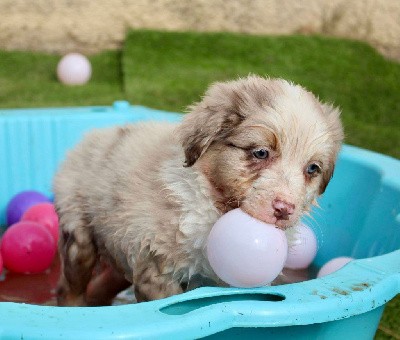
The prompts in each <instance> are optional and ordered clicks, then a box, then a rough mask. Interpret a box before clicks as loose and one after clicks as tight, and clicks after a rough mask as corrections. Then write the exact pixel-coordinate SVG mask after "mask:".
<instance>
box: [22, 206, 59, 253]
mask: <svg viewBox="0 0 400 340" xmlns="http://www.w3.org/2000/svg"><path fill="white" fill-rule="evenodd" d="M21 221H32V222H37V223H39V224H41V225H43V226H45V227H46V228H47V230H48V231H50V233H51V235H52V236H53V238H54V241H55V246H57V243H58V215H57V213H56V210H55V208H54V204H53V203H50V202H44V203H39V204H35V205H33V206H32V207H30V208H29V209H28V210H26V211H25V213H24V214H23V215H22V217H21Z"/></svg>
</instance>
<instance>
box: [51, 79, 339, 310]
mask: <svg viewBox="0 0 400 340" xmlns="http://www.w3.org/2000/svg"><path fill="white" fill-rule="evenodd" d="M342 139H343V131H342V126H341V123H340V119H339V110H337V109H336V108H334V107H333V106H331V105H327V104H323V103H320V102H319V101H318V100H317V98H316V97H315V96H314V95H312V94H311V93H310V92H307V91H306V90H305V89H304V88H302V87H300V86H296V85H293V84H291V83H289V82H286V81H284V80H281V79H265V78H261V77H257V76H250V77H247V78H245V79H239V80H237V81H231V82H225V83H216V84H214V85H212V86H211V87H210V89H209V90H208V91H207V92H206V94H205V96H204V98H203V99H202V101H201V102H199V103H197V104H195V105H193V106H192V107H190V112H189V113H188V114H187V115H186V117H185V118H184V120H183V122H182V123H181V124H178V125H174V124H168V123H139V124H135V125H127V126H124V127H113V128H108V129H103V130H95V131H93V132H92V133H90V134H88V135H87V136H86V137H85V139H84V140H83V141H82V142H81V143H80V144H79V145H78V146H77V147H76V148H75V149H74V150H73V151H72V152H71V153H70V154H69V155H68V157H67V160H66V161H65V162H64V164H63V165H62V167H61V168H60V170H59V172H58V174H57V175H56V178H55V182H54V192H55V203H56V207H57V211H58V213H59V216H60V225H61V230H62V231H61V232H62V235H61V237H60V244H59V247H60V254H61V260H62V276H61V279H60V283H59V290H58V303H59V305H79V306H84V305H103V304H109V303H111V300H112V298H113V297H114V295H115V294H117V293H118V291H120V290H122V289H124V288H126V287H128V286H129V285H130V284H134V287H135V293H136V296H137V298H138V301H147V300H153V299H159V298H163V297H166V296H170V295H174V294H178V293H181V292H182V291H183V290H184V289H185V286H186V284H187V282H189V281H190V279H191V278H192V277H193V276H194V275H195V274H200V275H202V276H205V277H208V278H211V279H213V280H216V281H218V279H217V278H216V277H215V274H214V273H213V271H212V269H211V268H210V266H209V264H208V261H207V259H206V257H205V253H204V248H205V244H206V239H207V235H208V233H209V231H210V229H211V227H212V225H213V224H214V223H215V221H216V220H217V219H218V218H219V217H220V216H221V215H222V214H223V213H225V212H227V211H229V210H231V209H233V208H236V207H241V208H242V209H243V210H245V211H246V212H248V213H249V214H251V215H253V216H254V217H256V218H258V219H260V220H263V221H265V222H269V223H274V224H276V225H277V226H278V227H280V228H283V229H285V228H288V227H290V226H292V225H294V224H296V223H297V222H298V220H299V219H300V217H301V216H302V215H303V214H305V213H307V212H308V211H309V210H310V207H311V205H312V204H314V203H315V202H316V201H315V199H316V198H317V196H318V195H320V194H322V193H323V192H324V191H325V188H326V186H327V184H328V182H329V180H330V178H331V177H332V174H333V170H334V164H335V160H336V157H337V154H338V151H339V149H340V145H341V142H342ZM259 148H265V149H267V150H268V152H269V157H268V158H267V159H257V158H255V157H254V156H253V151H254V150H256V149H259ZM312 162H316V163H317V164H318V165H319V166H320V168H321V173H317V174H314V175H313V176H309V175H308V174H307V172H306V169H307V166H308V165H309V164H310V163H312ZM276 200H279V202H284V204H288V205H290V206H291V207H292V206H293V207H295V208H294V211H293V213H291V214H290V215H285V218H283V219H279V218H277V217H276V215H274V208H273V207H272V205H273V202H274V201H276ZM99 263H101V269H100V270H99V273H100V274H99V275H97V276H95V277H93V275H92V272H93V270H94V268H95V266H96V264H97V266H99Z"/></svg>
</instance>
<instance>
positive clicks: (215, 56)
mask: <svg viewBox="0 0 400 340" xmlns="http://www.w3.org/2000/svg"><path fill="white" fill-rule="evenodd" d="M58 60H59V56H56V55H47V54H42V53H28V52H8V51H0V107H2V108H15V107H51V106H83V105H109V104H111V103H112V102H113V101H114V100H119V99H126V100H129V101H130V102H131V103H132V104H141V105H146V106H150V107H155V108H160V109H164V110H172V111H178V112H182V111H184V110H185V108H186V107H187V106H188V105H189V104H190V103H192V102H193V101H198V100H199V99H200V98H201V95H202V94H203V93H204V91H205V89H206V88H207V86H208V85H209V84H210V83H212V82H214V81H221V80H227V79H232V78H236V77H238V76H246V75H248V74H249V73H255V74H260V75H265V76H271V77H282V78H285V79H289V80H291V81H293V82H296V83H299V84H301V85H304V86H306V87H307V88H308V89H310V90H311V91H313V92H314V93H316V94H317V95H318V96H319V97H320V98H321V99H322V100H324V101H328V102H333V103H335V104H336V105H339V106H340V107H341V108H342V111H343V113H342V117H343V122H344V125H345V133H346V143H348V144H353V145H357V146H360V147H363V148H367V149H371V150H375V151H378V152H381V153H385V154H388V155H390V156H393V157H397V158H400V91H399V84H400V82H399V79H400V64H399V63H396V62H393V61H389V60H386V59H385V58H383V57H382V56H381V55H379V54H378V53H377V52H376V51H375V50H374V49H373V48H371V47H370V46H368V45H367V44H364V43H362V42H357V41H349V40H343V39H337V38H328V37H318V36H285V37H283V36H275V37H267V36H252V35H242V34H228V33H176V32H175V33H174V32H158V31H132V32H129V34H128V35H127V38H126V42H125V45H124V48H123V49H122V51H108V52H103V53H100V54H97V55H93V56H91V57H90V61H91V63H92V67H93V76H92V79H91V81H90V82H89V83H88V84H87V85H84V86H75V87H69V86H64V85H62V84H60V83H59V82H58V81H57V79H56V76H55V69H56V65H57V62H58ZM399 314H400V298H397V299H394V300H393V301H392V302H390V303H389V305H388V307H387V308H386V311H385V314H384V317H383V319H382V321H381V326H380V329H379V330H378V332H377V335H376V338H377V339H389V338H397V339H400V317H399Z"/></svg>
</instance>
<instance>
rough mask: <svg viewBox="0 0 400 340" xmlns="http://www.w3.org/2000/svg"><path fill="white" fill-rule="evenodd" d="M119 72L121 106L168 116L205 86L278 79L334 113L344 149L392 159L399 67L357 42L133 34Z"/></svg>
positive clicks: (397, 133) (399, 117)
mask: <svg viewBox="0 0 400 340" xmlns="http://www.w3.org/2000/svg"><path fill="white" fill-rule="evenodd" d="M123 68H124V79H125V92H126V94H127V97H128V98H132V100H133V101H135V102H138V103H140V104H144V105H148V106H152V107H157V108H161V109H167V110H175V111H182V110H184V109H185V107H186V106H187V105H189V104H190V103H192V102H193V101H197V100H199V99H200V96H201V94H202V93H203V92H204V91H205V89H206V88H207V86H208V85H209V84H210V83H211V82H213V81H220V80H226V79H232V78H235V77H237V76H246V75H248V74H249V73H256V74H261V75H268V76H271V77H282V78H286V79H289V80H292V81H294V82H296V83H300V84H302V85H304V86H306V87H307V88H308V89H310V90H311V91H313V92H314V93H316V94H317V95H318V96H319V97H320V98H321V99H322V100H325V101H329V102H333V103H335V104H337V105H339V106H340V107H341V108H342V110H343V121H344V124H345V130H346V142H347V143H349V144H354V145H358V146H361V147H365V148H368V149H372V150H376V151H378V152H382V153H386V154H389V155H392V156H394V157H400V92H399V79H400V65H399V64H397V63H394V62H390V61H387V60H385V59H384V58H383V57H382V56H381V55H379V54H378V53H377V52H376V51H375V50H374V49H372V48H371V47H369V46H368V45H366V44H364V43H361V42H355V41H346V40H341V39H335V38H324V37H308V36H290V37H264V36H249V35H233V34H223V33H222V34H220V33H218V34H201V33H165V32H149V31H133V32H131V33H130V34H129V35H128V39H127V41H126V44H125V48H124V53H123Z"/></svg>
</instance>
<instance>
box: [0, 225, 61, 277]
mask: <svg viewBox="0 0 400 340" xmlns="http://www.w3.org/2000/svg"><path fill="white" fill-rule="evenodd" d="M0 251H1V255H2V257H3V261H4V267H6V268H7V269H9V270H11V271H13V272H16V273H24V274H28V273H32V274H35V273H40V272H43V271H44V270H46V269H47V268H49V267H50V265H51V263H52V262H53V259H54V255H55V254H56V247H55V245H54V239H53V236H51V234H50V232H49V231H48V230H47V229H46V228H45V227H44V226H42V225H41V224H39V223H36V222H30V221H22V222H18V223H15V224H13V225H12V226H11V227H9V228H8V229H7V230H6V232H5V233H4V235H3V238H2V240H1V248H0Z"/></svg>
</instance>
